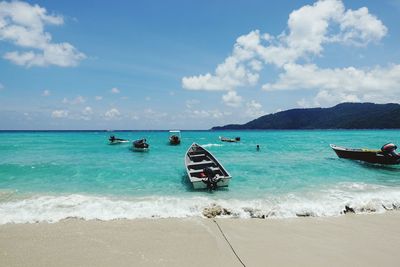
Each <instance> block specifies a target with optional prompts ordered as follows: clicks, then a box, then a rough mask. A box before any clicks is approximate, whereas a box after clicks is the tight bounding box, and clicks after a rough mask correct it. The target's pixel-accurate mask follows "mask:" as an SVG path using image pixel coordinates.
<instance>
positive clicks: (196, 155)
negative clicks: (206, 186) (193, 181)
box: [187, 151, 227, 179]
mask: <svg viewBox="0 0 400 267" xmlns="http://www.w3.org/2000/svg"><path fill="white" fill-rule="evenodd" d="M188 157H189V160H190V161H189V162H188V164H187V167H188V169H189V173H190V176H191V177H193V178H198V179H204V178H206V177H205V176H204V168H206V167H210V168H211V170H212V171H213V172H214V174H215V175H216V176H217V177H218V176H220V177H224V176H227V174H226V173H224V171H223V170H222V169H221V168H220V167H219V166H218V165H217V164H216V163H215V161H213V160H212V159H211V157H210V156H209V155H208V154H207V153H205V152H204V151H192V152H189V153H188Z"/></svg>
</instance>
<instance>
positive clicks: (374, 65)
mask: <svg viewBox="0 0 400 267" xmlns="http://www.w3.org/2000/svg"><path fill="white" fill-rule="evenodd" d="M399 16H400V0H382V1H375V0H369V1H367V0H357V1H355V0H348V1H347V0H344V1H340V0H320V1H302V0H298V1H290V0H281V1H274V2H272V1H262V0H260V1H259V0H254V1H253V0H249V1H239V0H233V1H222V0H213V1H211V0H205V1H193V0H192V1H191V0H189V1H183V0H180V1H173V0H171V1H162V0H158V1H154V0H150V1H128V0H126V1H125V0H124V1H123V0H116V1H112V2H110V1H102V0H99V1H94V2H91V1H26V2H25V1H1V0H0V130H90V129H100V130H118V129H124V130H130V129H132V130H144V129H149V130H159V129H195V130H201V129H209V128H211V127H213V126H217V125H225V124H231V123H245V122H248V121H250V120H253V119H255V118H257V117H259V116H262V115H265V114H270V113H275V112H279V111H282V110H287V109H291V108H311V107H330V106H334V105H336V104H338V103H341V102H374V103H389V102H390V103H398V102H399V101H400V94H399V93H400V45H399V44H400V24H399V23H398V18H399Z"/></svg>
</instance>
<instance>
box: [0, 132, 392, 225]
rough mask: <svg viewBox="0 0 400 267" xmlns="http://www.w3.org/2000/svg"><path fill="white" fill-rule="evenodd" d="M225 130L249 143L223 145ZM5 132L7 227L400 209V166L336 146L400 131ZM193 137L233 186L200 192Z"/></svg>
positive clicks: (1, 197) (0, 214) (1, 154)
mask: <svg viewBox="0 0 400 267" xmlns="http://www.w3.org/2000/svg"><path fill="white" fill-rule="evenodd" d="M110 134H114V135H116V136H117V137H120V138H126V139H130V140H135V139H139V138H142V137H145V138H146V139H147V140H148V142H149V143H150V151H149V152H145V153H143V152H133V151H132V150H130V147H131V143H126V144H121V145H109V144H108V141H107V139H108V137H109V136H110ZM220 135H223V136H227V137H236V136H240V137H241V142H239V143H224V142H220V141H219V138H218V137H219V136H220ZM0 138H1V140H2V142H1V143H0V224H4V223H10V222H16V223H20V222H37V221H49V222H54V221H59V220H61V219H64V218H68V217H77V218H83V219H100V220H111V219H119V218H129V219H132V218H165V217H188V216H202V215H201V214H202V211H203V209H204V208H205V207H208V206H210V205H212V204H214V203H215V204H218V205H221V206H222V207H224V208H227V209H229V210H230V211H231V212H232V214H231V215H230V216H233V217H241V218H249V217H251V216H260V215H265V216H267V217H268V218H280V217H296V216H303V215H307V216H337V215H340V214H342V213H343V210H344V208H345V206H348V207H351V208H353V209H354V210H355V211H356V212H358V213H362V212H373V211H375V212H384V211H385V210H387V209H394V208H397V207H400V166H380V165H373V164H367V163H361V162H357V161H351V160H345V159H339V158H337V156H336V154H335V153H334V152H333V151H332V149H331V148H330V147H329V144H336V145H341V146H347V147H355V148H359V147H361V148H376V149H379V148H380V147H381V146H382V145H383V144H385V143H387V142H394V143H398V144H400V131H398V130H341V131H336V130H335V131H334V130H321V131H320V130H312V131H232V132H230V131H223V132H219V131H183V132H182V143H181V145H179V146H170V145H169V144H168V131H140V132H138V131H131V132H128V131H124V132H112V133H110V132H103V131H98V132H96V131H91V132H0ZM193 142H196V143H199V144H201V145H203V146H204V147H206V148H207V149H208V150H210V151H211V152H212V153H213V154H214V155H215V156H216V157H217V158H218V159H219V161H220V162H221V163H222V164H223V165H224V166H225V168H226V169H227V170H228V171H229V172H230V174H231V175H232V177H233V178H232V180H231V182H230V185H229V187H228V188H223V189H220V190H216V191H213V192H208V191H194V190H193V189H192V188H191V184H190V183H188V179H187V177H186V173H185V169H184V155H185V152H186V150H187V148H188V147H189V146H190V145H191V144H192V143H193ZM257 144H259V145H260V147H261V149H260V151H256V145H257Z"/></svg>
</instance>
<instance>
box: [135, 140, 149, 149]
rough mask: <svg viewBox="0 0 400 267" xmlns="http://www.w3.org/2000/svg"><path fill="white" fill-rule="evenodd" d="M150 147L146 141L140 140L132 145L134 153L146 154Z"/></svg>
mask: <svg viewBox="0 0 400 267" xmlns="http://www.w3.org/2000/svg"><path fill="white" fill-rule="evenodd" d="M149 147H150V145H149V144H148V143H147V140H146V139H144V138H143V139H139V140H136V141H134V142H133V143H132V149H133V150H134V151H140V152H145V151H148V150H149Z"/></svg>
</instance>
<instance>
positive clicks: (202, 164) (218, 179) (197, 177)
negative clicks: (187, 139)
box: [185, 143, 232, 190]
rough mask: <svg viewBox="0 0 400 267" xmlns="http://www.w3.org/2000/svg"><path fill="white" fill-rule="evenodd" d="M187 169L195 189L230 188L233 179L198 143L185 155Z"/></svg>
mask: <svg viewBox="0 0 400 267" xmlns="http://www.w3.org/2000/svg"><path fill="white" fill-rule="evenodd" d="M185 167H186V172H187V175H188V177H189V179H190V182H191V183H192V185H193V188H194V189H206V188H207V189H210V190H212V189H216V188H217V187H222V186H228V185H229V181H230V180H231V178H232V177H231V176H230V174H229V173H228V172H227V171H226V170H225V168H224V167H223V166H222V164H221V163H219V162H218V160H217V159H216V158H215V157H214V156H213V155H212V154H211V153H210V152H209V151H208V150H206V149H205V148H203V147H201V146H200V145H198V144H196V143H193V144H192V145H191V146H190V147H189V149H188V150H187V152H186V154H185Z"/></svg>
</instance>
